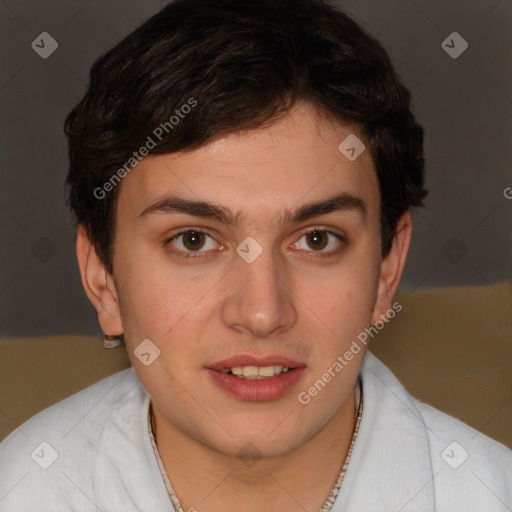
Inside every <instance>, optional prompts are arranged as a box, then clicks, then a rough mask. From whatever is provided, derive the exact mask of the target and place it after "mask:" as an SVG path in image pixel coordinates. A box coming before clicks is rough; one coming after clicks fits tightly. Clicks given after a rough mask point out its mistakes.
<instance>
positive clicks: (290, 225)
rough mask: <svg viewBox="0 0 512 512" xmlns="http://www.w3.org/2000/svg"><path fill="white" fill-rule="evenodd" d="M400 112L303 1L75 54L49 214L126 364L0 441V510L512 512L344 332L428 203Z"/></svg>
mask: <svg viewBox="0 0 512 512" xmlns="http://www.w3.org/2000/svg"><path fill="white" fill-rule="evenodd" d="M409 101H410V95H409V93H408V91H407V90H406V89H405V88H404V87H403V85H402V84H401V83H400V81H399V79H398V77H397V76H396V74H395V72H394V71H393V68H392V66H391V64H390V61H389V58H388V56H387V54H386V52H385V51H384V50H383V48H382V47H381V46H380V45H379V43H377V42H376V41H375V40H374V39H373V38H371V37H370V36H369V35H367V34H366V33H364V32H363V31H362V30H361V29H360V28H359V27H358V26H357V25H356V24H355V23H354V22H353V21H352V20H351V19H350V18H348V17H347V16H345V15H344V14H343V13H341V12H340V11H339V10H336V9H335V8H333V7H331V6H329V5H328V4H326V3H324V2H322V1H321V0H293V1H290V0H252V1H250V2H245V1H244V2H241V1H239V0H219V1H217V2H208V1H207V0H178V1H176V2H173V3H171V4H170V5H168V6H167V7H166V8H165V9H163V10H162V11H161V12H160V13H158V14H157V15H156V16H154V17H153V18H151V19H150V20H149V21H148V22H146V23H145V24H144V25H142V26H141V27H140V28H138V29H137V30H136V31H135V32H133V33H132V34H130V35H129V36H128V37H127V38H126V39H125V40H123V41H122V42H121V43H120V44H119V45H117V46H116V47H115V48H114V49H112V50H111V51H110V52H108V53H107V54H106V55H105V56H103V57H102V58H101V59H100V60H98V61H97V62H96V63H95V65H94V66H93V68H92V70H91V82H90V86H89V90H88V92H87V94H86V96H85V97H84V99H83V100H82V101H81V102H80V104H79V105H78V106H77V107H76V108H75V109H74V110H73V111H72V112H71V114H70V115H69V117H68V119H67V121H66V133H67V134H68V137H69V153H70V170H69V175H68V184H69V185H70V187H71V188H70V198H69V202H70V205H71V207H72V209H73V211H74V213H75V215H76V217H77V221H78V232H77V244H76V250H77V257H78V263H79V266H80V273H81V277H82V282H83V285H84V288H85V291H86V293H87V295H88V297H89V298H90V300H91V301H92V303H93V304H94V306H95V308H96V310H97V312H98V318H99V322H100V324H101V327H102V329H103V331H104V332H105V334H106V335H107V336H109V337H115V336H116V335H117V336H121V335H122V337H123V339H124V342H125V344H126V348H127V350H128V354H129V356H130V359H131V362H132V365H133V367H132V368H130V369H128V370H125V371H122V372H119V373H117V374H115V375H113V376H111V377H109V378H107V379H105V380H103V381H101V382H99V383H97V384H95V385H94V386H91V387H90V388H87V389H85V390H84V391H82V392H80V393H78V394H76V395H73V396H71V397H69V398H68V399H66V400H64V401H62V402H60V403H58V404H56V405H54V406H52V407H50V408H48V409H46V410H44V411H43V412H41V413H39V414H38V415H36V416H35V417H33V418H32V419H30V420H29V421H28V422H26V423H25V424H24V425H22V427H21V428H20V429H19V430H17V431H15V432H13V433H12V434H11V435H10V436H9V437H8V438H7V439H6V440H5V441H4V442H3V443H2V444H1V445H0V461H1V464H0V508H1V510H2V511H4V510H5V511H15V510H20V511H21V510H23V511H28V510H38V511H42V510H74V511H77V512H78V511H92V510H103V511H118V510H122V511H136V510H147V511H168V510H176V511H181V510H184V511H185V510H188V511H193V510H197V511H199V512H217V511H223V512H226V511H234V510H242V511H244V512H255V511H259V510H266V511H270V512H277V511H283V510H284V511H306V510H307V511H318V510H321V511H328V510H332V511H336V512H341V511H354V512H356V511H357V512H361V511H365V512H369V511H386V512H390V511H396V512H398V511H425V512H426V511H428V512H431V511H433V510H437V511H450V512H454V511H464V512H468V511H479V512H481V511H483V510H485V511H486V512H490V511H505V510H510V507H512V498H511V491H510V481H511V469H512V457H511V452H510V450H508V449H507V448H506V447H505V446H503V445H501V444H499V443H497V442H495V441H493V440H491V439H489V438H487V437H485V436H484V435H482V434H480V433H478V432H476V431H475V430H473V429H472V428H470V427H469V426H466V425H464V424H463V423H461V422H459V421H458V420H456V419H454V418H451V417H450V416H447V415H446V414H443V413H441V412H439V411H437V410H435V409H433V408H432V407H430V406H428V405H425V404H423V403H420V402H419V401H418V400H416V399H415V398H413V397H412V396H410V395H409V394H408V393H407V392H406V391H405V389H404V388H403V387H402V386H401V385H400V383H399V382H398V381H397V380H396V379H395V378H394V376H393V375H392V374H391V373H390V372H389V370H388V369H387V368H386V367H385V366H384V365H383V364H382V363H380V362H379V361H378V360H377V359H376V358H375V357H374V356H372V355H371V354H370V353H367V345H366V342H365V341H364V337H363V336H361V333H363V332H365V329H367V328H369V327H370V326H372V325H377V326H378V325H379V322H380V323H384V322H387V321H388V320H389V319H390V318H392V317H393V316H394V315H395V313H396V311H397V310H398V309H399V305H397V304H396V303H393V297H394V294H395V292H396V290H397V288H398V284H399V281H400V277H401V275H402V270H403V267H404V263H405V260H406V256H407V251H408V248H409V244H410V239H411V215H410V210H411V208H413V207H415V206H420V205H421V204H422V199H423V198H424V197H425V195H426V191H425V190H424V188H423V164H424V162H423V147H422V143H423V132H422V129H421V127H420V126H419V125H418V124H417V123H416V122H415V120H414V117H413V116H412V114H411V112H410V109H409ZM107 340H108V338H107ZM23 434H24V435H23ZM25 436H28V438H29V439H30V443H27V437H25ZM447 447H448V452H447V453H448V457H451V458H453V459H454V460H455V459H456V462H457V464H451V465H449V464H447V463H446V462H445V460H443V457H442V453H443V451H445V450H446V449H447ZM38 459H39V460H38Z"/></svg>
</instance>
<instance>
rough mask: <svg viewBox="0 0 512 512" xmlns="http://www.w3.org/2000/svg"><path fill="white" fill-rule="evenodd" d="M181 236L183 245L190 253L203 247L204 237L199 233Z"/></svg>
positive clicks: (193, 232)
mask: <svg viewBox="0 0 512 512" xmlns="http://www.w3.org/2000/svg"><path fill="white" fill-rule="evenodd" d="M182 236H183V245H184V246H185V247H186V248H187V249H189V250H191V251H193V250H197V249H201V248H202V247H203V245H204V242H205V236H204V233H201V232H200V231H188V232H187V233H185V234H184V235H182Z"/></svg>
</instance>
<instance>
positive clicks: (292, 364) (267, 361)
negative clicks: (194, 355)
mask: <svg viewBox="0 0 512 512" xmlns="http://www.w3.org/2000/svg"><path fill="white" fill-rule="evenodd" d="M275 365H280V366H287V367H288V368H302V367H305V366H306V365H305V364H304V363H300V362H299V361H294V360H293V359H289V358H287V357H281V356H278V355H270V356H265V357H256V356H251V355H249V354H240V355H238V356H233V357H230V358H228V359H224V360H223V361H219V362H217V363H215V364H212V365H211V366H208V367H207V369H208V370H216V371H219V372H220V371H222V370H223V369H224V368H233V367H234V366H258V367H262V366H275Z"/></svg>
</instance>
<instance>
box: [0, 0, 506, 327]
mask: <svg viewBox="0 0 512 512" xmlns="http://www.w3.org/2000/svg"><path fill="white" fill-rule="evenodd" d="M166 3H167V2H166V1H163V0H160V1H158V0H149V1H145V2H143V3H141V2H138V1H135V0H128V1H127V0H123V1H121V0H115V1H108V2H104V1H99V0H93V1H69V0H66V1H64V0H55V1H53V2H36V1H35V0H1V2H0V52H1V62H2V67H1V70H0V108H1V112H2V138H1V142H0V144H1V146H0V150H1V153H0V154H1V164H0V165H1V167H0V169H1V171H0V237H1V238H0V240H1V245H0V269H1V270H0V336H1V337H8V336H32V335H50V334H68V333H77V334H80V333H83V334H93V335H97V334H99V333H100V332H101V331H100V329H99V325H98V323H97V319H96V314H95V311H94V309H93V307H92V305H91V304H90V303H89V301H88V300H87V297H86V295H85V292H84V291H83V290H82V286H81V283H80V278H79V273H78V267H77V263H76V258H75V253H74V242H75V232H74V229H73V226H72V221H71V215H70V213H69V212H68V210H67V209H66V207H65V205H64V200H65V191H64V186H63V183H64V179H65V176H66V168H67V161H66V146H65V138H64V135H63V130H62V125H63V120H64V118H65V115H66V114H67V113H68V111H69V110H70V109H71V108H72V107H73V106H74V105H75V104H76V103H77V102H78V101H79V100H80V98H81V96H82V95H83V93H84V91H85V87H86V84H87V80H88V78H87V77H88V71H89V68H90V66H91V64H92V63H93V61H94V60H95V59H96V57H98V56H99V55H100V53H102V52H103V51H105V50H107V49H108V48H110V47H111V46H113V45H114V44H115V43H116V42H117V41H119V40H120V39H121V38H122V37H123V36H124V35H126V34H127V33H128V32H130V31H131V30H132V29H134V28H135V27H136V26H137V25H138V24H140V23H141V22H142V21H144V20H145V19H146V18H148V17H149V16H150V15H152V14H153V13H155V12H156V11H158V10H159V9H160V8H161V7H163V6H164V5H165V4H166ZM339 5H340V6H341V7H343V8H344V9H345V10H346V11H347V13H348V14H350V15H352V16H353V17H354V19H355V20H356V21H358V22H359V23H360V24H361V25H363V26H364V27H365V28H366V29H368V30H369V31H370V33H372V34H373V35H374V36H376V37H377V38H378V39H379V40H380V41H381V42H382V43H383V45H384V46H385V47H386V49H387V50H388V52H389V53H390V55H391V58H392V59H393V61H394V63H395V66H396V68H397V71H398V73H399V74H400V76H401V77H402V78H403V80H404V82H405V84H406V85H407V86H408V87H409V88H410V90H411V91H412V94H413V98H414V110H415V113H416V116H417V118H418V120H419V122H420V123H421V124H423V126H424V127H425V129H426V132H427V137H426V156H427V176H428V177H427V186H428V188H429V190H430V195H429V197H428V199H427V208H426V209H423V210H422V211H421V212H417V213H416V214H415V220H416V225H415V233H414V238H413V245H412V248H411V252H410V256H409V260H408V263H407V266H406V270H405V276H404V278H403V281H402V285H401V289H402V290H414V289H419V288H427V287H438V286H455V285H468V284H475V285H480V284H488V283H492V282H496V281H500V280H509V279H511V278H512V265H511V261H512V258H511V256H512V254H511V252H512V251H511V249H512V236H511V233H512V229H511V227H512V226H511V224H512V222H511V217H512V216H511V212H512V200H507V199H506V197H505V194H504V191H505V190H506V189H507V187H512V173H511V169H510V162H511V156H512V155H511V153H512V144H511V142H510V138H511V135H512V129H511V128H512V127H511V123H512V121H511V120H512V86H511V85H512V58H511V48H512V30H511V28H512V23H511V21H512V2H511V1H510V0H500V1H496V0H489V1H483V0H480V1H475V0H457V1H448V2H447V1H446V0H435V1H433V0H415V1H412V0H394V1H386V2H380V1H368V0H349V1H340V2H339ZM454 31H455V32H458V33H459V34H460V35H461V36H462V37H463V38H464V39H465V40H466V41H467V42H468V43H469V48H468V49H467V50H466V51H465V52H464V53H463V54H462V55H461V56H460V57H458V58H457V59H452V58H451V57H450V56H449V55H448V54H447V53H446V52H445V51H444V50H443V48H442V47H441V43H442V42H443V41H444V40H445V39H446V38H447V37H448V36H449V35H450V34H451V33H452V32H454ZM42 32H48V33H50V34H51V36H52V37H53V38H55V39H56V40H57V42H58V44H59V46H58V49H57V50H56V51H55V53H53V54H52V55H51V56H50V57H49V58H48V59H42V58H41V57H40V56H39V55H38V54H37V53H36V52H35V51H34V50H33V49H32V48H31V43H32V41H34V40H35V39H36V38H37V37H38V36H39V34H41V33H42Z"/></svg>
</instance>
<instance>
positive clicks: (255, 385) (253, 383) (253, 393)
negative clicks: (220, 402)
mask: <svg viewBox="0 0 512 512" xmlns="http://www.w3.org/2000/svg"><path fill="white" fill-rule="evenodd" d="M305 369H306V367H304V366H302V367H300V368H293V370H288V371H287V372H286V373H282V374H281V375H279V376H277V377H272V378H269V379H260V380H245V379H240V378H238V377H235V375H232V374H230V373H223V372H219V371H216V370H212V369H211V368H206V370H207V371H208V373H209V374H210V375H211V376H212V379H213V381H214V382H215V384H217V385H218V386H219V387H220V388H222V389H223V390H224V391H227V392H228V393H229V394H231V395H233V396H236V397H237V398H241V399H242V400H248V401H252V402H266V401H268V400H275V399H276V398H280V397H282V396H283V395H284V394H286V393H287V392H288V391H290V390H291V389H292V388H293V386H294V385H295V384H296V383H297V382H298V380H299V379H300V378H301V377H302V375H303V373H304V370H305Z"/></svg>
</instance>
